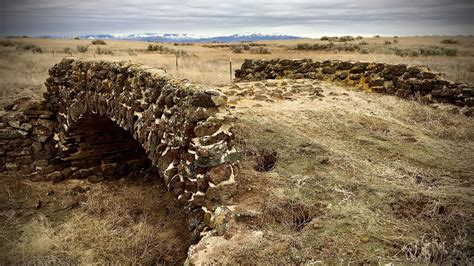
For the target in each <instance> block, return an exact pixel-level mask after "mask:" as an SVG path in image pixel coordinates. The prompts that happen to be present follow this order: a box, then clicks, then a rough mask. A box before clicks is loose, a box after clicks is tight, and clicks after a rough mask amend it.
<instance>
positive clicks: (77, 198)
mask: <svg viewBox="0 0 474 266" xmlns="http://www.w3.org/2000/svg"><path fill="white" fill-rule="evenodd" d="M2 178H3V182H2V183H3V184H4V185H5V186H11V187H12V189H15V188H17V189H18V188H22V190H21V191H22V192H23V193H29V194H32V195H33V198H39V199H41V201H42V202H43V203H42V207H41V208H39V209H38V210H34V211H32V210H31V209H28V208H27V207H26V206H25V207H26V208H25V207H22V208H19V209H12V208H5V207H6V206H5V205H3V206H2V207H3V208H2V212H0V215H1V216H3V217H5V216H4V215H6V214H7V213H12V212H14V213H15V216H14V217H11V219H8V220H3V221H2V223H1V226H2V227H1V228H2V229H1V230H0V235H2V236H3V238H4V239H5V240H6V241H5V243H4V245H1V246H0V247H1V248H2V255H0V259H1V260H2V261H5V262H10V263H15V264H16V263H24V264H49V263H54V264H56V263H61V264H64V263H73V264H97V263H99V264H109V263H121V264H156V263H177V262H182V261H184V259H185V256H186V251H187V247H188V246H189V245H190V239H189V236H188V235H187V228H186V221H187V218H186V216H185V215H184V214H183V213H181V212H180V211H179V209H180V207H179V206H177V205H176V202H175V199H174V197H173V196H172V195H170V194H169V193H168V192H164V191H160V190H161V189H162V188H160V186H161V185H160V184H158V185H157V184H156V183H155V184H153V183H144V184H141V183H139V182H135V183H129V184H126V185H125V186H124V185H123V184H120V183H123V182H124V181H123V180H122V181H121V182H118V183H116V184H114V183H109V184H108V183H102V184H84V185H82V187H83V188H84V187H85V188H86V190H87V192H80V193H75V192H73V191H74V187H77V186H74V185H72V184H74V183H76V184H77V182H75V181H71V182H69V181H68V182H65V183H60V184H57V185H50V184H41V183H32V182H28V181H20V183H19V184H16V185H14V184H7V183H6V182H5V180H6V179H8V178H7V177H2ZM71 183H72V184H71ZM71 187H72V188H73V189H72V190H71ZM48 189H49V190H52V191H55V192H54V195H53V196H50V197H53V201H52V202H49V200H50V199H47V198H46V199H45V195H46V191H48ZM60 189H64V190H65V191H64V192H61V191H60ZM44 190H46V191H44ZM58 190H59V191H58ZM16 194H17V195H16V197H19V198H17V199H16V200H15V202H22V201H24V200H25V199H26V198H25V197H27V196H26V195H23V196H22V195H18V194H19V193H16ZM35 194H37V195H35ZM75 194H76V195H75ZM71 202H72V203H71ZM76 202H77V203H76ZM77 204H78V205H77ZM25 213H29V214H28V215H26V216H22V215H23V214H25ZM3 217H2V218H3Z"/></svg>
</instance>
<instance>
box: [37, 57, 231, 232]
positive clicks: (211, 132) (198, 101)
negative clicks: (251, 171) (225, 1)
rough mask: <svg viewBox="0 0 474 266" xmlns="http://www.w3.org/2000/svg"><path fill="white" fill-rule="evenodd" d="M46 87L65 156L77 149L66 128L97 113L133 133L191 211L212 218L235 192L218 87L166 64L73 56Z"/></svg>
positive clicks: (223, 103)
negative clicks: (183, 77)
mask: <svg viewBox="0 0 474 266" xmlns="http://www.w3.org/2000/svg"><path fill="white" fill-rule="evenodd" d="M46 86H47V88H48V95H47V96H48V102H49V103H50V104H51V105H52V110H53V112H54V113H56V114H57V118H58V121H59V127H58V130H57V134H58V139H59V147H60V149H61V151H62V152H63V153H64V154H70V153H71V152H74V151H75V150H76V149H77V143H75V142H74V141H71V138H70V137H71V136H70V135H69V134H70V130H69V128H71V126H73V125H74V124H75V123H77V121H78V120H79V118H81V117H83V116H85V115H87V114H97V115H100V116H104V117H107V118H110V119H111V120H113V121H115V122H116V123H117V124H118V125H119V126H120V127H122V128H123V129H125V130H127V131H129V132H130V133H131V134H132V135H133V137H134V138H135V139H136V140H137V141H138V142H139V143H140V144H141V145H142V147H143V148H144V149H145V151H146V152H147V156H148V158H149V159H150V160H151V163H152V164H153V165H154V166H157V168H158V169H159V172H160V173H161V175H162V177H163V178H164V181H165V183H166V185H167V186H168V188H169V190H171V191H173V192H174V193H175V194H176V195H178V199H179V200H180V201H181V202H183V203H185V204H186V205H187V208H188V210H189V211H191V212H193V213H194V214H193V215H194V216H197V217H201V216H203V215H204V214H205V213H208V214H207V215H206V217H211V216H212V212H213V211H214V210H215V208H216V207H218V206H219V205H221V204H222V203H225V202H226V201H227V200H228V199H229V198H230V197H231V196H232V195H233V194H234V193H235V190H236V180H235V175H236V174H237V166H236V164H237V160H238V153H237V151H236V150H235V148H234V147H233V145H232V139H233V136H232V133H231V132H230V129H231V124H232V117H231V116H230V115H229V114H228V113H227V111H226V102H227V99H226V97H225V95H224V94H222V93H221V92H219V91H216V90H210V89H204V90H203V89H201V87H199V86H197V85H193V84H189V83H186V82H183V81H180V80H177V79H174V78H173V77H172V76H170V75H169V74H167V73H166V72H165V71H164V70H161V69H154V68H147V67H143V66H139V65H133V64H128V63H114V62H103V61H93V62H83V61H76V60H72V59H65V60H63V61H62V62H60V63H59V64H57V65H56V66H54V67H53V68H52V69H51V70H50V78H49V79H48V80H47V82H46ZM196 226H198V225H196Z"/></svg>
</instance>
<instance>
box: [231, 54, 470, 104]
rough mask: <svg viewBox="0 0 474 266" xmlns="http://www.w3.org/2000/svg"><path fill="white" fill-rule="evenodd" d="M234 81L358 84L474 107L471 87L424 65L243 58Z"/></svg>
mask: <svg viewBox="0 0 474 266" xmlns="http://www.w3.org/2000/svg"><path fill="white" fill-rule="evenodd" d="M235 77H236V80H237V81H244V80H245V81H257V80H263V79H282V78H289V79H300V78H308V79H319V80H330V81H342V82H345V83H348V84H350V85H358V86H359V87H360V88H362V89H365V90H367V91H374V92H380V93H387V94H395V95H397V96H400V97H403V98H410V97H415V96H417V97H422V99H424V100H425V101H426V102H429V103H432V102H442V103H450V104H455V105H457V106H460V107H464V106H467V107H472V106H474V88H473V87H472V86H469V85H467V84H464V83H455V82H451V81H448V80H446V79H445V78H444V77H443V75H442V74H440V73H436V72H433V71H430V70H429V69H428V68H426V67H420V66H408V65H405V64H396V65H393V64H384V63H370V62H347V61H338V60H326V61H322V62H313V61H312V60H310V59H302V60H288V59H273V60H245V62H244V63H243V64H242V67H241V69H238V70H236V71H235Z"/></svg>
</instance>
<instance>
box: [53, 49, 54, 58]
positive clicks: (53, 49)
mask: <svg viewBox="0 0 474 266" xmlns="http://www.w3.org/2000/svg"><path fill="white" fill-rule="evenodd" d="M53 58H54V49H53Z"/></svg>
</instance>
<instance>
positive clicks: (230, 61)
mask: <svg viewBox="0 0 474 266" xmlns="http://www.w3.org/2000/svg"><path fill="white" fill-rule="evenodd" d="M229 76H230V83H231V84H233V83H234V79H233V76H232V59H231V58H229Z"/></svg>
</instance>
